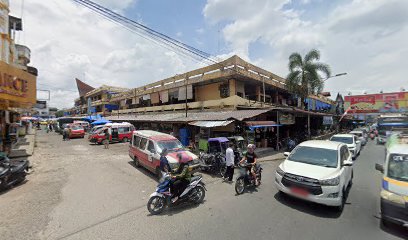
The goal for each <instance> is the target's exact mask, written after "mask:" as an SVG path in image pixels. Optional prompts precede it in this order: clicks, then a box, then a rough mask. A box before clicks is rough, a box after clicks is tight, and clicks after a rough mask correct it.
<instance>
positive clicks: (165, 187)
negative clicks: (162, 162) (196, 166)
mask: <svg viewBox="0 0 408 240" xmlns="http://www.w3.org/2000/svg"><path fill="white" fill-rule="evenodd" d="M202 179H203V177H202V176H201V175H197V176H193V177H192V178H191V181H190V184H189V185H188V186H187V187H186V189H184V191H183V192H182V193H181V194H180V196H178V199H177V200H176V201H175V202H173V201H172V194H171V193H170V181H171V178H170V176H169V175H165V177H164V181H163V182H161V183H159V185H158V186H157V189H156V191H155V192H154V193H152V194H151V195H150V198H149V201H148V202H147V210H149V212H150V213H151V214H152V215H157V214H160V213H162V212H163V210H164V208H165V207H166V206H168V207H171V206H173V205H178V204H180V203H182V202H193V203H195V204H199V203H201V202H203V201H204V197H205V191H206V190H207V189H206V188H205V183H204V182H203V181H202Z"/></svg>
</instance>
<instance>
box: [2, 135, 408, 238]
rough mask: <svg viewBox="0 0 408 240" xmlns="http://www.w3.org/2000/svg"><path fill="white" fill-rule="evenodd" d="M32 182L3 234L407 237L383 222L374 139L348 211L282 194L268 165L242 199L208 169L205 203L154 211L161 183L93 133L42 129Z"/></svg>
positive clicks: (9, 207) (11, 207)
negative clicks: (67, 135) (150, 204)
mask: <svg viewBox="0 0 408 240" xmlns="http://www.w3.org/2000/svg"><path fill="white" fill-rule="evenodd" d="M37 145H38V147H37V148H36V149H35V154H34V157H33V158H32V159H30V160H31V161H32V162H33V164H34V172H33V174H32V175H30V176H29V177H28V181H27V182H26V183H25V184H23V185H20V186H18V187H16V188H14V189H12V190H10V191H8V192H5V193H2V194H1V195H0V212H1V213H2V214H1V216H0V238H1V239H150V240H153V239H251V238H252V239H381V240H383V239H404V237H405V238H406V237H407V236H408V235H406V234H407V232H403V229H400V228H396V227H392V228H388V229H382V228H381V227H380V221H379V218H378V216H379V191H380V180H381V175H380V174H379V173H377V172H376V171H375V170H374V164H375V162H381V161H382V158H383V156H384V147H383V146H377V145H375V144H373V143H372V142H370V143H369V144H368V146H367V147H365V148H364V149H363V152H362V153H361V155H360V157H359V158H358V159H357V160H356V162H355V165H354V184H353V187H352V188H351V191H350V194H349V197H348V200H347V205H346V206H345V209H344V211H343V213H341V214H339V213H336V212H335V210H333V209H332V208H329V207H325V206H321V205H317V204H312V203H308V202H305V201H301V200H297V199H294V198H291V197H288V196H281V195H280V194H277V190H276V188H275V186H274V184H273V179H274V171H275V169H276V167H277V165H278V164H279V163H280V161H275V162H266V163H263V167H264V173H263V181H262V185H261V186H260V187H259V188H257V189H254V190H250V191H248V192H246V193H245V194H243V195H240V196H236V195H235V191H234V186H233V185H231V184H228V183H224V182H222V181H221V180H220V179H218V178H216V177H211V176H209V175H204V181H205V183H206V184H207V189H208V191H207V192H206V198H205V202H204V203H203V204H200V205H198V206H195V205H190V204H183V205H180V206H177V207H175V208H172V209H169V210H167V211H166V212H164V213H163V214H162V215H160V216H151V215H150V214H149V212H148V211H147V209H146V203H147V200H148V198H149V195H150V194H151V193H152V192H153V191H154V190H155V187H156V185H157V182H156V180H155V178H154V176H153V175H151V174H150V173H149V172H147V171H145V170H143V169H137V168H134V167H133V165H132V163H131V161H130V158H129V156H128V155H127V144H123V143H120V144H112V145H111V146H110V149H109V150H105V149H103V146H97V145H90V144H89V143H88V142H87V141H86V140H83V139H75V140H71V141H69V142H62V140H61V137H60V136H59V135H56V134H55V133H50V134H46V133H43V132H41V133H40V134H39V135H38V136H37Z"/></svg>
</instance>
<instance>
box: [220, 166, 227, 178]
mask: <svg viewBox="0 0 408 240" xmlns="http://www.w3.org/2000/svg"><path fill="white" fill-rule="evenodd" d="M226 171H227V166H226V165H222V166H220V175H221V177H225V172H226Z"/></svg>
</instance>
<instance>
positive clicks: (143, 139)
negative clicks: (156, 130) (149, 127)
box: [139, 138, 147, 150]
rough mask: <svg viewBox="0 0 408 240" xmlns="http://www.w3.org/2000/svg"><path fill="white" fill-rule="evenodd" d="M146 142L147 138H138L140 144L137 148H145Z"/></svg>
mask: <svg viewBox="0 0 408 240" xmlns="http://www.w3.org/2000/svg"><path fill="white" fill-rule="evenodd" d="M146 144H147V139H146V138H142V139H141V140H140V146H139V148H140V149H142V150H145V149H146Z"/></svg>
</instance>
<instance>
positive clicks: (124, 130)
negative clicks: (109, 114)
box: [119, 127, 130, 133]
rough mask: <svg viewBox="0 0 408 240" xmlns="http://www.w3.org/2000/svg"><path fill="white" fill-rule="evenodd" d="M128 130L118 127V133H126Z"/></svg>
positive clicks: (127, 128)
mask: <svg viewBox="0 0 408 240" xmlns="http://www.w3.org/2000/svg"><path fill="white" fill-rule="evenodd" d="M129 129H130V128H129V127H120V128H119V133H128V132H129V131H130V130H129Z"/></svg>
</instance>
